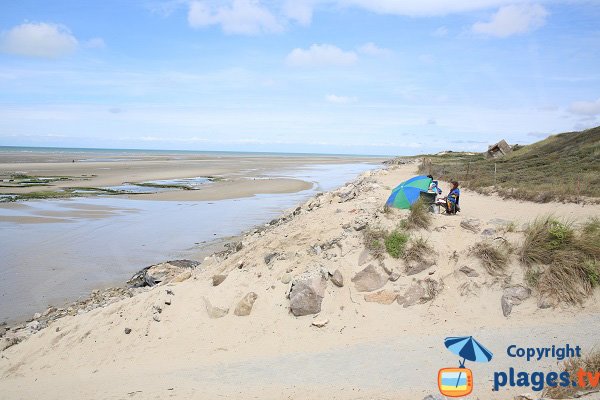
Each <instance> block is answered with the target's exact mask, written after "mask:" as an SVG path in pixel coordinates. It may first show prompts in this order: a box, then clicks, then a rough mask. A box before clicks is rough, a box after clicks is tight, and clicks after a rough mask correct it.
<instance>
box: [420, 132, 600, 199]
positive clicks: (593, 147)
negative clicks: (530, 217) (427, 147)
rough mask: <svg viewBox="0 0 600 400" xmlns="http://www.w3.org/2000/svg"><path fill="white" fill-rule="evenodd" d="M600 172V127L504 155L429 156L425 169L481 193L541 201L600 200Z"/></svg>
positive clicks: (520, 147) (563, 134) (570, 133)
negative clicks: (494, 193)
mask: <svg viewBox="0 0 600 400" xmlns="http://www.w3.org/2000/svg"><path fill="white" fill-rule="evenodd" d="M598 170H600V127H596V128H593V129H589V130H585V131H581V132H567V133H561V134H558V135H553V136H550V137H549V138H547V139H545V140H542V141H540V142H537V143H534V144H531V145H527V146H519V147H518V148H517V149H516V150H514V151H513V152H512V154H510V155H509V156H506V157H503V158H500V159H486V158H485V156H484V154H482V153H477V154H473V153H457V152H450V153H447V154H443V155H427V156H424V157H423V158H422V163H421V165H420V167H419V172H420V173H421V174H433V175H434V176H435V177H436V178H439V179H441V180H445V181H451V180H458V181H460V182H461V185H462V186H463V187H466V188H469V189H473V190H475V191H478V192H481V193H490V192H496V193H498V194H499V195H501V196H502V197H505V198H516V199H519V200H529V201H535V202H548V201H554V200H558V201H572V202H577V201H580V200H581V198H582V197H588V198H595V199H596V200H595V201H596V202H598V201H600V174H598Z"/></svg>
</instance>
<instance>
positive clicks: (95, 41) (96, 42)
mask: <svg viewBox="0 0 600 400" xmlns="http://www.w3.org/2000/svg"><path fill="white" fill-rule="evenodd" d="M84 46H85V47H87V48H89V49H103V48H105V47H106V43H104V39H102V38H98V37H97V38H92V39H90V40H87V41H86V42H85V43H84Z"/></svg>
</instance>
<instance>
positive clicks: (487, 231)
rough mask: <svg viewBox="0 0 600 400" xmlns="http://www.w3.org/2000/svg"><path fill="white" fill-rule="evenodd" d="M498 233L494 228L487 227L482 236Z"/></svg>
mask: <svg viewBox="0 0 600 400" xmlns="http://www.w3.org/2000/svg"><path fill="white" fill-rule="evenodd" d="M496 233H497V232H496V230H495V229H494V228H486V229H484V230H483V231H482V232H481V236H496Z"/></svg>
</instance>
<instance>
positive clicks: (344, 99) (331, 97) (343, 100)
mask: <svg viewBox="0 0 600 400" xmlns="http://www.w3.org/2000/svg"><path fill="white" fill-rule="evenodd" d="M325 100H327V101H328V102H330V103H334V104H350V103H356V102H357V101H358V98H357V97H349V96H337V95H335V94H328V95H327V96H325Z"/></svg>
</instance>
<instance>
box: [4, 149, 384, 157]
mask: <svg viewBox="0 0 600 400" xmlns="http://www.w3.org/2000/svg"><path fill="white" fill-rule="evenodd" d="M0 153H42V154H43V153H51V154H81V153H86V154H94V153H101V154H118V155H127V154H161V155H167V154H208V155H226V156H239V155H244V156H247V155H250V156H265V157H279V156H291V157H361V158H363V157H364V158H393V157H394V156H391V155H384V154H380V155H373V154H350V153H349V154H345V153H302V152H270V151H264V152H262V151H233V150H181V149H177V150H173V149H133V148H102V147H48V146H0Z"/></svg>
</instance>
